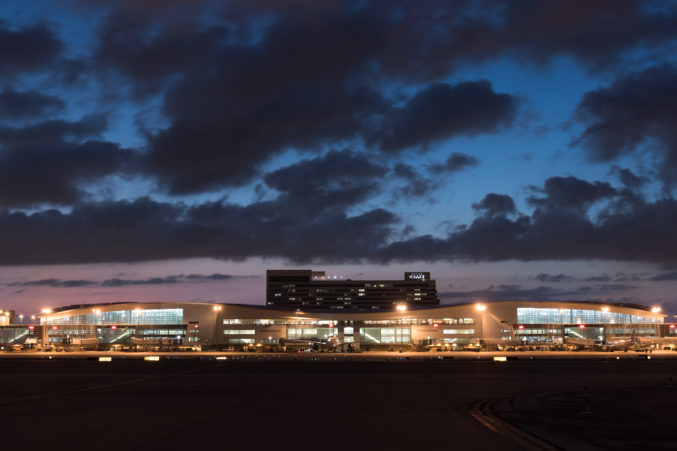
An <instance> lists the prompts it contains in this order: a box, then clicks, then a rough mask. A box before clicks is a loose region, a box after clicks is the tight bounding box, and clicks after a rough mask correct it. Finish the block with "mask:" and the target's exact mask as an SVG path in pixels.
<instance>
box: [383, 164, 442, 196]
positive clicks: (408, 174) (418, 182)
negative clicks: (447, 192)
mask: <svg viewBox="0 0 677 451" xmlns="http://www.w3.org/2000/svg"><path fill="white" fill-rule="evenodd" d="M393 175H394V176H395V177H397V178H399V179H402V180H404V181H405V182H406V184H405V185H404V186H402V187H400V188H399V192H400V193H401V194H402V195H404V196H405V197H423V196H426V195H427V194H428V193H430V191H432V190H433V189H435V188H437V186H438V185H439V182H437V181H435V180H433V179H431V178H428V177H424V176H422V175H421V174H420V173H418V172H417V171H416V169H415V168H414V167H413V166H411V165H408V164H406V163H396V164H395V165H394V166H393Z"/></svg>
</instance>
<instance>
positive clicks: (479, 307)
mask: <svg viewBox="0 0 677 451" xmlns="http://www.w3.org/2000/svg"><path fill="white" fill-rule="evenodd" d="M486 309H487V306H486V305H485V304H475V310H477V311H478V312H479V313H480V315H479V319H480V322H479V326H480V331H479V332H480V333H479V339H480V349H482V332H483V331H482V326H483V324H482V323H483V322H484V321H483V319H484V311H485V310H486Z"/></svg>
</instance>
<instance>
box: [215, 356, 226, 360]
mask: <svg viewBox="0 0 677 451" xmlns="http://www.w3.org/2000/svg"><path fill="white" fill-rule="evenodd" d="M216 360H228V357H226V356H225V355H219V356H216Z"/></svg>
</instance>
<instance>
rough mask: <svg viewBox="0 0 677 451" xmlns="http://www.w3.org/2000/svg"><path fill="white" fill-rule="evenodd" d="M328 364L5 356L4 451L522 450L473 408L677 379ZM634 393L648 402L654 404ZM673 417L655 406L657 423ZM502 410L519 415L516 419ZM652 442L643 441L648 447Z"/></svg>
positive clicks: (674, 364)
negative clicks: (27, 450) (21, 450)
mask: <svg viewBox="0 0 677 451" xmlns="http://www.w3.org/2000/svg"><path fill="white" fill-rule="evenodd" d="M233 357H237V358H233ZM321 357H322V358H320V357H319V356H318V357H308V358H304V359H302V360H288V359H279V358H278V359H276V358H275V357H274V356H230V357H229V359H228V360H214V359H213V358H208V357H204V358H203V359H202V360H199V359H178V358H176V359H175V358H163V359H161V360H160V361H159V362H149V361H143V360H136V359H125V360H122V359H118V360H115V359H114V360H113V361H112V362H98V361H96V360H86V359H82V358H79V359H78V358H52V359H49V358H43V359H25V358H21V359H16V358H13V359H0V412H1V413H0V428H1V429H2V444H3V447H7V449H10V448H13V447H15V446H30V447H31V448H36V447H40V448H42V447H46V448H49V449H52V450H54V449H56V450H58V449H83V448H90V449H100V450H108V449H110V450H132V449H142V450H160V449H162V450H166V449H176V448H183V449H199V448H202V447H205V448H207V447H209V449H257V450H259V449H265V448H269V447H275V449H294V450H305V449H317V448H322V449H329V450H334V449H336V450H339V449H341V450H345V449H353V450H361V449H391V450H408V449H425V448H428V447H434V448H439V447H444V448H470V449H501V450H512V449H524V448H526V446H525V444H524V442H523V441H520V438H519V437H516V436H511V435H514V434H510V431H509V430H508V432H507V433H506V431H505V430H501V429H500V428H498V429H495V430H492V429H489V428H487V427H486V425H484V424H482V423H481V422H480V421H478V420H477V419H476V418H475V417H474V416H473V414H472V411H473V409H474V407H475V406H476V405H477V404H478V403H480V402H482V401H483V400H487V399H492V398H504V399H505V397H510V399H513V398H514V399H526V398H524V397H525V396H526V397H528V396H534V393H563V392H567V393H573V392H577V391H579V392H580V391H582V390H583V389H584V387H586V386H587V387H588V391H589V392H592V391H598V390H600V389H604V390H616V388H615V387H621V386H623V387H626V386H632V387H637V386H639V385H642V386H644V387H659V386H663V385H665V384H667V383H668V381H669V380H670V378H671V377H672V378H673V380H677V360H670V359H665V360H657V359H653V360H638V359H637V358H636V357H635V358H632V359H630V358H628V359H625V360H615V359H614V360H610V359H606V360H589V359H588V360H583V359H574V360H566V359H565V360H547V359H534V360H532V359H521V360H517V361H509V362H492V361H489V360H458V359H457V360H448V359H439V358H436V359H432V360H431V359H430V357H431V356H427V357H428V359H427V360H419V359H406V357H400V356H391V357H389V358H384V357H380V358H374V359H371V360H370V359H367V358H364V359H363V360H358V359H352V360H343V359H341V358H340V356H339V357H338V358H337V359H336V360H333V359H334V358H336V356H329V355H324V356H321ZM316 358H317V360H315V359H316ZM627 390H628V389H623V390H620V391H617V392H618V393H624V392H626V391H627ZM633 393H634V392H633ZM633 396H634V398H633V400H634V401H633V402H634V403H635V404H637V403H639V404H640V405H641V403H642V399H643V398H642V396H641V395H633ZM553 399H555V398H553ZM562 399H566V397H564V398H562ZM524 402H526V404H524V405H527V406H532V407H533V404H529V402H527V401H524ZM553 402H554V401H553ZM553 406H555V407H553ZM542 407H543V406H540V407H539V406H537V407H536V408H533V409H531V412H530V413H529V414H528V415H527V414H525V415H523V416H522V417H520V418H518V420H519V421H520V422H521V423H520V424H518V425H519V427H520V428H522V429H523V430H527V431H529V432H530V433H533V434H537V435H539V436H543V434H545V435H547V432H548V429H547V427H543V425H538V424H536V425H535V426H534V425H531V424H529V421H530V420H529V418H531V419H533V418H538V417H539V414H538V412H539V409H540V411H541V412H546V413H545V415H554V413H553V411H556V410H557V407H556V403H555V404H549V405H547V406H545V407H547V409H545V410H544V409H543V408H542ZM595 408H596V409H598V412H601V410H599V408H597V407H595ZM548 409H549V410H548ZM609 409H612V410H613V408H611V407H610V408H609ZM527 410H528V409H527ZM635 410H637V409H635ZM515 412H518V410H513V412H512V413H513V414H514V413H515ZM519 412H521V411H519ZM576 412H577V413H580V412H578V411H576ZM647 412H649V413H651V414H650V415H649V414H648V413H647ZM671 412H672V410H671V409H670V413H671ZM663 413H664V412H662V411H660V408H659V409H658V411H656V412H653V411H652V410H651V409H644V411H643V414H644V415H647V418H646V421H647V424H649V422H651V421H654V420H655V418H654V417H658V418H659V417H660V415H661V414H663ZM665 413H666V414H667V412H665ZM499 414H500V415H503V416H504V417H505V418H504V419H506V420H508V421H514V420H515V418H508V417H509V415H510V412H507V411H503V412H500V413H499ZM652 415H653V416H652ZM587 416H588V417H589V416H590V415H587ZM598 416H600V417H601V416H602V415H601V414H598ZM634 418H635V420H634V421H635V423H637V422H638V421H643V419H642V418H640V419H638V418H636V417H634ZM555 423H556V422H555ZM600 424H601V423H600ZM578 427H586V424H585V423H582V424H579V425H578V426H575V428H578ZM598 427H608V426H599V425H598ZM657 434H658V435H660V430H659V431H658V432H657ZM630 435H632V434H630ZM655 435H656V434H654V436H655ZM553 437H554V439H556V440H559V442H560V446H561V444H564V445H566V446H568V447H569V449H576V447H578V446H581V443H586V438H585V436H581V435H580V434H578V435H576V434H574V433H573V432H572V430H569V431H567V430H566V429H565V430H564V432H563V433H562V431H558V434H554V435H552V434H550V435H548V436H547V437H546V439H548V440H552V439H553ZM643 437H644V436H643V435H642V434H637V436H636V437H635V438H636V439H637V440H638V442H637V443H643V440H644V438H643ZM666 437H667V436H666ZM657 443H659V442H657ZM572 444H573V445H572ZM640 448H641V447H640Z"/></svg>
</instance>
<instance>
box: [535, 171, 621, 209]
mask: <svg viewBox="0 0 677 451" xmlns="http://www.w3.org/2000/svg"><path fill="white" fill-rule="evenodd" d="M534 190H535V191H538V192H541V193H543V194H545V197H536V196H531V197H530V198H529V203H530V204H532V205H534V206H537V207H538V208H539V209H543V210H552V211H557V210H568V209H574V210H576V211H579V212H582V211H585V210H586V209H587V208H588V207H590V206H591V205H592V204H594V203H595V202H597V201H599V200H603V199H609V198H612V197H613V196H614V195H615V194H617V191H616V190H615V189H614V188H612V187H611V185H610V184H609V183H607V182H593V183H590V182H587V181H585V180H581V179H579V178H576V177H573V176H569V177H550V178H549V179H547V180H546V181H545V186H544V187H543V188H542V189H540V188H534Z"/></svg>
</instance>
